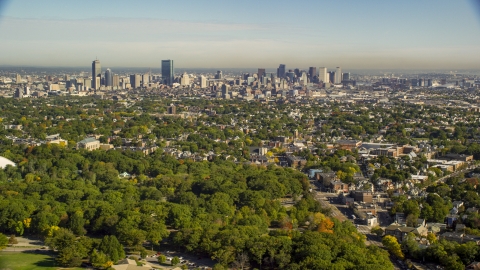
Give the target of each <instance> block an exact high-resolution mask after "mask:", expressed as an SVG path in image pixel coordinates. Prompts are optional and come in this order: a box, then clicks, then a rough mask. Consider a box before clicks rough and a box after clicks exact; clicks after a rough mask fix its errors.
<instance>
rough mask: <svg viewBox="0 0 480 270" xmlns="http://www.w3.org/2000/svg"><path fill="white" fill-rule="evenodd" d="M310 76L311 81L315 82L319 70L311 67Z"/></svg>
mask: <svg viewBox="0 0 480 270" xmlns="http://www.w3.org/2000/svg"><path fill="white" fill-rule="evenodd" d="M308 75H310V81H313V78H315V76H317V68H316V67H310V68H309V69H308Z"/></svg>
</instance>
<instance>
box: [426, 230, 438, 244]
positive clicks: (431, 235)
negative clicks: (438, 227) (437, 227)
mask: <svg viewBox="0 0 480 270" xmlns="http://www.w3.org/2000/svg"><path fill="white" fill-rule="evenodd" d="M427 240H428V242H430V245H432V244H435V243H436V242H437V236H436V235H435V234H434V233H431V232H429V233H428V234H427Z"/></svg>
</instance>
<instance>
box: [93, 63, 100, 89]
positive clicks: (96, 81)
mask: <svg viewBox="0 0 480 270" xmlns="http://www.w3.org/2000/svg"><path fill="white" fill-rule="evenodd" d="M101 77H102V67H101V65H100V61H99V60H95V61H93V62H92V88H93V89H95V90H98V89H100V79H101Z"/></svg>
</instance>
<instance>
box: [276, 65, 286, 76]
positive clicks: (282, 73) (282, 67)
mask: <svg viewBox="0 0 480 270" xmlns="http://www.w3.org/2000/svg"><path fill="white" fill-rule="evenodd" d="M277 77H278V78H284V77H285V65H284V64H280V66H278V68H277Z"/></svg>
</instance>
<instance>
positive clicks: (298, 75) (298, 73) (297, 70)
mask: <svg viewBox="0 0 480 270" xmlns="http://www.w3.org/2000/svg"><path fill="white" fill-rule="evenodd" d="M293 71H294V72H295V76H297V78H298V77H300V75H302V74H301V73H300V69H298V68H296V69H294V70H293Z"/></svg>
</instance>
